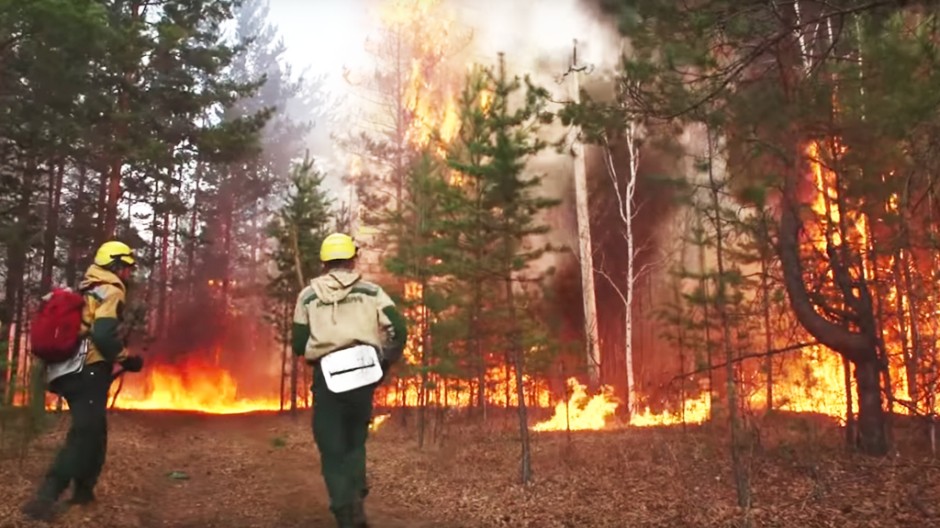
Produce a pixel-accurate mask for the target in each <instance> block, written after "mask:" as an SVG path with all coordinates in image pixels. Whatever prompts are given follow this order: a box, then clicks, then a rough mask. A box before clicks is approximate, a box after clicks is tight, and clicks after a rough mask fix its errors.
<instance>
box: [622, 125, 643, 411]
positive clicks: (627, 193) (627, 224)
mask: <svg viewBox="0 0 940 528" xmlns="http://www.w3.org/2000/svg"><path fill="white" fill-rule="evenodd" d="M625 137H626V143H627V150H628V153H629V155H630V161H629V163H630V174H629V175H628V179H627V181H626V182H625V184H624V186H625V190H624V195H623V198H622V199H621V198H620V193H619V190H620V189H619V188H618V189H617V191H618V193H617V195H618V196H617V199H618V200H620V211H621V221H622V222H623V230H624V235H623V236H624V238H625V239H626V241H627V282H626V284H627V289H626V292H625V297H626V307H625V311H624V322H625V326H626V328H625V330H624V332H625V334H626V335H625V336H624V345H625V350H626V354H625V360H626V364H627V398H628V405H629V409H630V415H631V416H632V415H633V414H635V413H636V412H637V402H636V388H635V387H634V384H635V382H634V379H633V291H634V289H635V288H634V286H635V282H636V276H635V275H636V272H635V271H634V265H635V264H636V250H635V249H634V246H635V243H634V240H633V209H634V207H633V197H634V195H635V193H636V183H637V178H638V177H639V168H640V150H639V148H638V145H637V127H636V125H635V124H634V123H633V122H630V123H628V124H627V132H626V136H625Z"/></svg>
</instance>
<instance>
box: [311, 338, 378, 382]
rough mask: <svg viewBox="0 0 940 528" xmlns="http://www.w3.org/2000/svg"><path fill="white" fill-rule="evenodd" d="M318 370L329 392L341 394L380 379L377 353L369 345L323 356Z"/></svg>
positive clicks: (344, 349) (357, 346)
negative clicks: (320, 371)
mask: <svg viewBox="0 0 940 528" xmlns="http://www.w3.org/2000/svg"><path fill="white" fill-rule="evenodd" d="M320 369H321V370H322V371H323V377H324V378H325V379H326V386H327V388H328V389H330V392H334V393H337V394H339V393H343V392H348V391H351V390H353V389H358V388H360V387H365V386H366V385H370V384H373V383H376V382H378V381H379V380H380V379H382V365H381V362H380V361H379V352H378V350H376V349H375V347H373V346H370V345H356V346H352V347H349V348H343V349H340V350H337V351H335V352H330V353H329V354H327V355H325V356H323V359H321V360H320Z"/></svg>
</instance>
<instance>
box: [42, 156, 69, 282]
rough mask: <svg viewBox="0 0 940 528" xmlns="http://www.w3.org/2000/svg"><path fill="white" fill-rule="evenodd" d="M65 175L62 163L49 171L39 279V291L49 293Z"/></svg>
mask: <svg viewBox="0 0 940 528" xmlns="http://www.w3.org/2000/svg"><path fill="white" fill-rule="evenodd" d="M64 173H65V163H64V162H61V161H60V162H59V164H58V167H56V168H55V169H54V170H50V171H49V190H48V200H49V204H48V207H47V209H46V229H45V232H44V233H43V244H42V245H43V248H42V275H41V276H40V279H39V291H41V292H46V291H49V290H50V289H51V288H52V272H53V266H54V264H55V248H56V238H57V237H58V234H59V203H60V201H61V197H62V179H63V175H64Z"/></svg>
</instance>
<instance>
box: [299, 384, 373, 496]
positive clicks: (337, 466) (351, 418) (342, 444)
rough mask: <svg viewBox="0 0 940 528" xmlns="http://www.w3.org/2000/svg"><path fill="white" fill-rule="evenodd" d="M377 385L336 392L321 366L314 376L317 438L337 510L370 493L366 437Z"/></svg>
mask: <svg viewBox="0 0 940 528" xmlns="http://www.w3.org/2000/svg"><path fill="white" fill-rule="evenodd" d="M374 392H375V385H369V386H366V387H362V388H359V389H354V390H351V391H349V392H344V393H342V394H334V393H333V392H330V389H328V388H327V386H326V380H325V379H324V378H323V373H322V371H321V370H320V367H319V366H317V367H316V368H315V370H314V376H313V439H314V441H315V442H316V444H317V448H318V449H319V450H320V466H321V469H322V471H323V480H324V481H326V489H327V491H328V492H329V494H330V509H331V510H333V512H334V513H337V512H340V511H342V510H343V509H346V508H349V507H351V506H352V505H353V504H354V503H355V502H356V500H357V499H361V498H364V497H365V496H366V495H367V494H368V488H367V486H366V439H367V438H368V436H369V421H370V420H371V419H372V395H373V393H374Z"/></svg>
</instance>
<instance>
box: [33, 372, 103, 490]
mask: <svg viewBox="0 0 940 528" xmlns="http://www.w3.org/2000/svg"><path fill="white" fill-rule="evenodd" d="M110 387H111V364H109V363H105V362H102V363H95V364H93V365H87V366H86V367H85V368H84V369H83V370H82V372H80V373H78V374H74V375H68V376H63V377H62V378H59V379H57V380H55V381H54V382H53V386H52V387H51V388H52V389H53V390H54V391H55V392H56V393H57V394H59V395H61V396H62V397H63V398H65V400H66V401H67V402H68V404H69V413H70V414H71V416H72V425H71V427H70V428H69V432H68V435H67V436H66V437H65V445H64V446H62V449H61V450H59V453H58V455H56V457H55V460H54V461H53V463H52V466H51V467H50V468H49V470H48V472H47V473H46V480H45V482H44V483H43V487H42V489H41V490H40V493H41V494H43V495H45V496H46V497H48V498H51V499H57V498H58V497H59V495H61V494H62V492H63V491H65V490H66V489H67V488H68V487H69V484H72V483H74V484H75V488H76V489H81V488H84V489H86V490H89V491H90V490H93V489H94V487H95V484H97V483H98V476H99V475H101V468H102V467H103V466H104V461H105V454H106V453H107V449H108V421H107V409H108V389H109V388H110Z"/></svg>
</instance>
